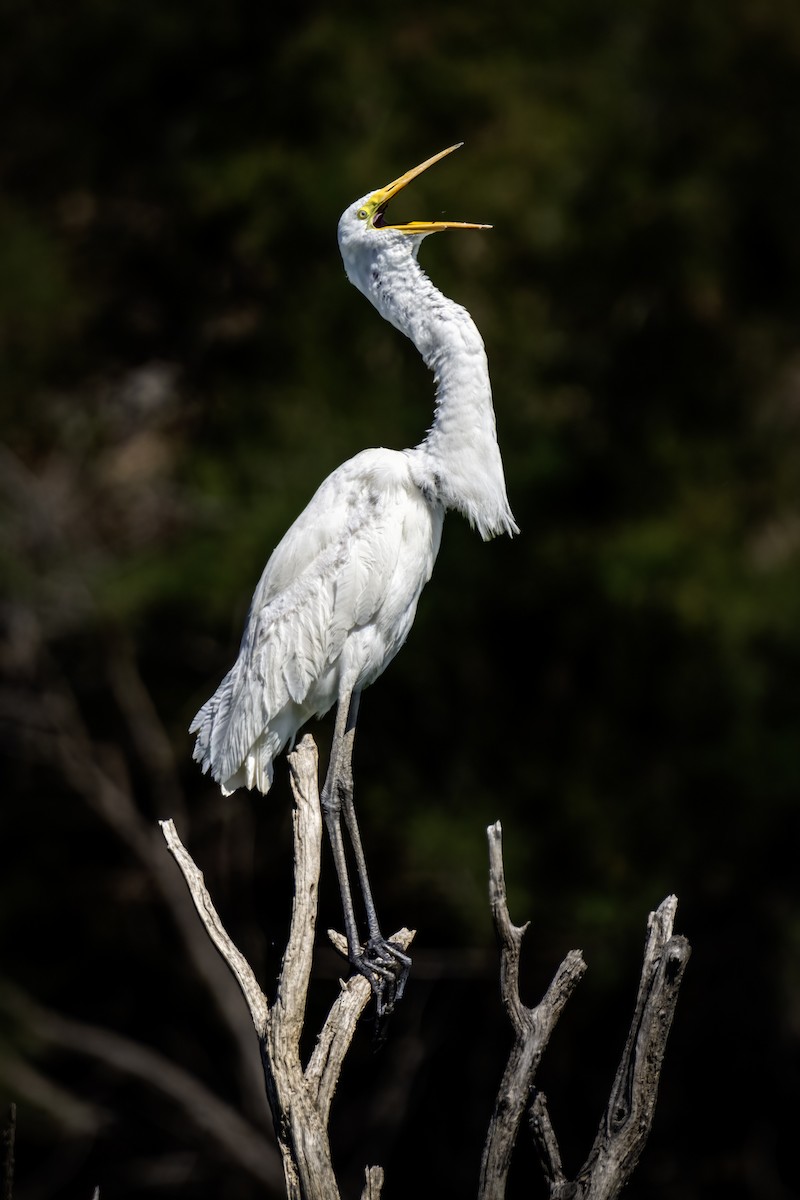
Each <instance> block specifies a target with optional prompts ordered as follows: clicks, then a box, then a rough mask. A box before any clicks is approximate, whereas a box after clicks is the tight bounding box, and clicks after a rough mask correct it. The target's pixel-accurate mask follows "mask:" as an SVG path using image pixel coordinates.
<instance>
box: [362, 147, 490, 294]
mask: <svg viewBox="0 0 800 1200" xmlns="http://www.w3.org/2000/svg"><path fill="white" fill-rule="evenodd" d="M461 145H463V143H462V142H457V143H456V145H455V146H448V148H447V149H446V150H440V151H439V153H438V154H434V155H433V157H432V158H428V159H426V160H425V162H423V163H420V164H419V166H418V167H412V169H411V170H410V171H406V173H405V174H404V175H401V176H400V177H399V178H398V179H395V180H394V181H393V182H392V183H389V184H387V185H386V186H385V187H382V188H378V190H377V191H375V192H369V193H368V194H367V195H366V196H362V197H361V199H360V200H356V201H355V203H354V204H351V205H349V206H348V207H347V208H346V209H345V210H344V212H343V213H342V215H341V217H340V219H339V249H340V250H341V252H342V258H343V260H344V265H345V270H346V271H347V275H348V278H349V279H350V281H351V282H352V283H354V284H355V285H356V287H358V288H359V289H360V290H361V291H365V288H364V286H363V279H364V276H365V273H366V272H368V271H371V270H372V268H373V266H374V265H375V264H376V261H377V260H378V259H380V258H382V257H384V255H386V256H387V257H390V258H393V257H395V256H396V255H398V254H399V255H406V256H413V257H416V254H417V251H418V250H419V247H420V245H421V243H422V239H423V238H425V237H427V236H428V234H429V233H440V232H441V231H442V230H445V229H491V225H474V224H472V223H469V222H466V221H407V222H405V223H404V224H398V225H394V224H392V223H391V222H389V221H388V220H387V215H386V214H387V209H388V206H389V201H390V200H392V199H393V197H394V196H396V195H397V194H398V192H401V191H402V190H403V188H404V187H406V186H407V185H408V184H409V183H410V182H411V180H412V179H416V178H417V176H418V175H421V174H422V172H423V171H427V169H428V167H432V166H433V164H434V163H437V162H438V161H439V159H441V158H444V157H445V156H446V155H448V154H452V152H453V151H454V150H457V149H458V148H459V146H461Z"/></svg>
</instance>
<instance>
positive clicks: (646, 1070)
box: [478, 822, 690, 1200]
mask: <svg viewBox="0 0 800 1200" xmlns="http://www.w3.org/2000/svg"><path fill="white" fill-rule="evenodd" d="M487 834H488V838H489V891H490V898H491V904H492V914H493V916H494V922H495V928H496V930H497V934H498V938H499V940H500V946H501V966H500V986H501V995H502V999H503V1004H504V1006H505V1009H506V1012H507V1013H508V1017H509V1020H510V1022H511V1025H512V1027H513V1029H514V1033H515V1041H514V1045H513V1047H512V1050H511V1054H510V1056H509V1060H508V1063H507V1065H506V1069H505V1072H504V1074H503V1080H502V1083H501V1085H500V1089H499V1091H498V1095H497V1101H496V1103H495V1109H494V1113H493V1115H492V1120H491V1123H490V1126H489V1134H488V1137H487V1140H486V1146H485V1148H484V1155H483V1162H482V1165H481V1179H480V1187H479V1190H478V1196H479V1200H503V1197H504V1196H505V1190H506V1182H507V1178H508V1169H509V1165H510V1162H511V1154H512V1151H513V1149H514V1145H515V1143H516V1139H517V1135H518V1131H519V1125H520V1120H521V1117H522V1113H523V1110H524V1108H525V1107H526V1105H528V1104H529V1103H530V1109H529V1121H530V1128H531V1133H532V1135H533V1139H534V1143H535V1145H536V1149H537V1151H538V1154H539V1158H540V1161H541V1164H542V1169H543V1171H544V1175H545V1178H546V1180H547V1184H548V1189H549V1196H550V1200H615V1197H617V1196H618V1195H619V1193H620V1192H621V1191H622V1189H623V1187H624V1186H625V1184H626V1183H627V1182H628V1180H629V1179H630V1177H631V1174H632V1173H633V1170H634V1168H635V1167H636V1164H637V1162H638V1161H639V1157H640V1155H641V1152H642V1150H643V1148H644V1145H645V1142H646V1141H647V1138H648V1135H649V1133H650V1129H651V1127H652V1123H653V1114H654V1111H655V1104H656V1096H657V1092H658V1081H659V1076H660V1073H661V1066H662V1063H663V1060H664V1052H665V1049H666V1043H667V1036H668V1034H669V1030H670V1026H671V1024H672V1018H673V1016H674V1013H675V1006H676V1004H677V1000H678V990H679V988H680V984H681V980H682V978H683V972H684V970H685V968H686V964H687V962H688V960H689V954H690V948H689V943H688V942H687V940H686V938H684V937H681V936H674V935H673V932H672V929H673V923H674V919H675V912H676V909H677V903H678V902H677V899H676V898H675V897H674V896H668V897H667V899H666V900H664V901H663V902H662V904H661V905H660V906H659V908H658V909H657V910H656V911H655V912H654V913H650V917H649V920H648V936H647V941H646V944H645V953H644V963H643V965H642V974H641V979H640V983H639V992H638V996H637V1000H636V1007H635V1010H634V1015H633V1020H632V1022H631V1027H630V1031H629V1033H628V1038H627V1042H626V1045H625V1049H624V1051H623V1054H622V1059H621V1061H620V1064H619V1068H618V1070H617V1075H616V1078H615V1080H614V1086H613V1087H612V1089H611V1096H610V1099H609V1102H608V1106H607V1108H606V1111H605V1113H604V1115H603V1118H602V1120H601V1122H600V1126H599V1128H598V1131H597V1136H596V1137H595V1140H594V1143H593V1145H592V1149H591V1151H590V1152H589V1156H588V1158H587V1159H586V1162H585V1163H584V1165H583V1166H582V1167H581V1169H580V1171H579V1172H578V1174H577V1175H576V1177H575V1178H574V1179H568V1178H567V1177H566V1175H565V1174H564V1170H563V1166H562V1162H561V1153H560V1151H559V1148H558V1140H557V1138H556V1135H555V1132H554V1130H553V1126H552V1123H551V1121H550V1115H549V1113H548V1111H547V1100H546V1098H545V1096H544V1094H543V1093H542V1092H536V1091H535V1089H534V1080H535V1075H536V1069H537V1067H538V1065H539V1061H540V1059H541V1055H542V1053H543V1051H544V1048H545V1046H546V1045H547V1041H548V1038H549V1036H550V1034H551V1033H552V1030H553V1028H554V1026H555V1023H556V1021H557V1020H558V1017H559V1015H560V1013H561V1010H562V1008H563V1007H564V1004H565V1003H566V1001H567V1000H568V999H569V997H570V995H571V994H572V992H573V991H574V988H575V986H576V984H577V983H578V981H579V980H580V978H581V976H582V975H583V973H584V971H585V970H586V966H585V963H584V962H583V958H582V956H581V954H580V952H579V951H577V950H573V951H572V952H571V953H570V954H568V955H567V957H566V958H565V959H564V961H563V963H562V964H561V966H560V967H559V970H558V972H557V973H556V977H555V979H554V980H553V982H552V983H551V985H550V987H549V988H548V990H547V992H546V993H545V996H544V998H543V999H542V1000H541V1002H540V1003H539V1004H538V1005H537V1006H536V1008H533V1009H530V1008H526V1007H525V1005H523V1003H522V1001H521V1000H520V997H519V987H518V984H519V955H520V948H521V945H522V937H523V935H524V933H525V929H526V928H527V926H521V927H520V926H516V925H513V924H512V922H511V919H510V917H509V914H508V907H507V904H506V888H505V878H504V871H503V851H502V830H501V828H500V823H499V822H498V823H497V824H495V825H490V826H489V829H488V830H487Z"/></svg>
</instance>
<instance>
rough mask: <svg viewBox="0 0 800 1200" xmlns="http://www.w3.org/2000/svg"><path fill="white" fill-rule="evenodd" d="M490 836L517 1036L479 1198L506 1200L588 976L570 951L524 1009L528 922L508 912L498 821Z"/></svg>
mask: <svg viewBox="0 0 800 1200" xmlns="http://www.w3.org/2000/svg"><path fill="white" fill-rule="evenodd" d="M487 835H488V838H489V896H490V900H491V906H492V916H493V917H494V923H495V928H496V930H497V935H498V938H499V939H500V947H501V960H500V990H501V995H502V999H503V1004H504V1006H505V1009H506V1012H507V1013H508V1016H509V1020H510V1021H511V1024H512V1027H513V1029H514V1034H515V1040H514V1045H513V1047H512V1050H511V1054H510V1056H509V1059H508V1063H507V1064H506V1069H505V1072H504V1074H503V1079H502V1082H501V1084H500V1089H499V1091H498V1093H497V1100H496V1102H495V1107H494V1113H493V1114H492V1119H491V1122H490V1124H489V1133H488V1136H487V1138H486V1144H485V1146H484V1151H483V1161H482V1163H481V1175H480V1184H479V1187H478V1197H479V1200H502V1198H503V1197H504V1196H505V1191H506V1182H507V1179H508V1170H509V1167H510V1165H511V1154H512V1151H513V1149H514V1144H515V1142H516V1140H517V1133H518V1131H519V1125H520V1121H521V1120H522V1114H523V1112H524V1111H525V1106H526V1105H527V1103H528V1100H529V1097H530V1094H531V1091H532V1089H533V1082H534V1078H535V1076H536V1071H537V1068H538V1066H539V1062H540V1061H541V1057H542V1054H543V1052H544V1049H545V1047H546V1046H547V1043H548V1041H549V1040H550V1035H551V1033H552V1032H553V1029H554V1028H555V1025H556V1022H557V1021H558V1018H559V1017H560V1015H561V1010H562V1009H563V1007H564V1005H565V1004H566V1002H567V1000H568V999H569V997H570V996H571V995H572V993H573V991H574V990H575V987H576V986H577V984H578V983H579V981H580V979H581V977H582V976H583V974H584V972H585V970H586V964H585V963H584V961H583V957H582V955H581V952H580V951H579V950H572V951H570V953H569V954H568V955H567V957H566V958H565V959H564V961H563V962H562V964H561V966H560V967H559V969H558V971H557V972H556V975H555V978H554V979H553V982H552V983H551V984H550V987H549V988H548V989H547V991H546V992H545V994H544V996H543V998H542V1000H541V1001H540V1002H539V1004H538V1005H537V1006H536V1007H535V1008H526V1007H525V1005H524V1004H523V1003H522V1001H521V1000H520V996H519V956H520V948H521V946H522V938H523V936H524V934H525V930H526V929H527V925H523V926H518V925H514V924H512V922H511V918H510V916H509V912H508V905H507V902H506V884H505V873H504V869H503V832H502V829H501V826H500V822H499V821H498V822H496V824H494V825H490V826H489V828H488V830H487Z"/></svg>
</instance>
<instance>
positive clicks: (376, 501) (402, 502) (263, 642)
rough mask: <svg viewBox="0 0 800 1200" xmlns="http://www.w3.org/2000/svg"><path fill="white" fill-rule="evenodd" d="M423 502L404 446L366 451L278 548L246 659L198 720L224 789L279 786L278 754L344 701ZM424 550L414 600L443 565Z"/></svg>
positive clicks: (252, 619) (200, 739)
mask: <svg viewBox="0 0 800 1200" xmlns="http://www.w3.org/2000/svg"><path fill="white" fill-rule="evenodd" d="M388 456H391V457H388ZM398 467H401V468H402V469H401V470H398ZM376 468H379V470H376ZM388 468H390V469H388ZM421 503H422V504H424V501H422V499H421V497H420V494H419V492H418V491H417V489H416V488H415V487H414V486H413V484H411V482H410V479H409V475H408V467H407V463H406V459H405V457H404V456H403V455H402V454H396V453H395V452H393V451H365V452H364V453H363V454H362V455H358V456H357V457H356V458H355V459H352V460H351V461H350V462H349V463H345V464H344V466H343V467H340V468H339V470H338V471H336V472H334V473H333V475H331V476H329V477H328V479H327V480H326V481H325V483H324V484H323V485H322V487H321V488H320V489H319V491H318V492H317V494H316V495H315V497H314V498H313V500H312V501H311V504H309V506H308V508H307V509H306V510H305V511H304V512H303V513H302V514H301V516H300V517H299V518H298V520H297V521H296V522H295V524H294V525H293V526H292V527H291V529H290V530H289V531H288V533H287V534H286V535H285V537H284V538H283V540H282V541H281V543H280V544H279V546H278V547H277V548H276V550H275V552H274V553H273V555H272V557H271V558H270V561H269V562H268V563H267V566H266V568H265V570H264V573H263V575H262V577H261V580H260V582H259V584H258V587H257V588H256V592H255V595H254V597H253V603H252V606H251V609H250V613H249V615H248V619H247V624H246V626H245V631H244V636H243V638H242V644H241V648H240V651H239V657H238V659H237V661H236V663H235V665H234V666H233V668H232V669H231V670H230V671H229V673H228V674H227V675H226V676H225V678H224V679H223V681H222V683H221V684H220V686H219V688H218V689H217V691H216V693H215V694H214V695H213V696H212V697H211V699H210V700H209V701H207V703H206V704H204V705H203V707H202V708H201V709H200V711H199V712H198V714H197V716H196V717H195V719H194V721H193V722H192V725H191V732H193V733H197V735H198V736H197V743H196V745H195V749H194V757H195V758H196V759H197V760H198V761H199V762H200V763H201V764H202V767H203V770H204V771H210V772H211V774H212V775H213V777H214V778H215V779H217V780H218V781H219V782H220V783H221V785H222V788H223V791H233V790H234V789H235V788H236V787H242V786H245V787H256V788H258V789H259V790H260V791H262V792H266V791H268V790H269V786H270V784H271V782H272V762H273V759H274V758H275V756H276V755H277V754H279V753H280V751H281V750H282V748H283V747H284V746H285V745H286V743H287V742H288V741H290V740H291V739H293V738H294V736H295V734H296V732H297V730H298V728H299V727H300V726H301V725H302V724H304V723H305V721H307V720H308V719H309V717H310V716H312V715H314V714H315V713H316V714H317V715H320V716H321V715H322V714H323V713H324V712H326V711H327V709H328V708H330V707H331V705H332V704H334V703H335V702H336V700H337V699H338V694H339V682H340V674H341V670H342V659H343V656H344V653H345V647H346V645H347V643H348V639H349V638H350V636H351V634H352V633H353V632H354V631H356V630H359V629H363V628H365V627H367V626H370V625H371V623H376V625H377V626H378V627H379V626H380V614H381V610H382V608H383V606H384V605H385V603H386V599H387V596H388V595H389V594H390V593H392V590H393V589H395V588H396V587H397V580H396V578H395V576H396V573H397V567H398V559H399V556H400V554H401V549H402V547H403V539H404V537H407V530H406V523H405V514H406V513H407V510H408V507H409V505H413V506H415V507H416V506H418V505H419V504H421ZM428 541H429V542H430V538H429V539H428ZM433 554H435V549H434V550H433ZM420 557H421V559H423V560H425V562H426V563H427V569H426V570H424V572H423V574H422V575H421V577H420V578H419V580H418V581H415V580H411V579H409V578H403V580H402V585H403V587H404V588H407V589H408V590H409V603H412V602H413V604H414V605H415V604H416V599H417V597H418V595H419V591H420V590H421V588H422V586H423V584H424V582H425V581H426V579H427V577H428V574H429V571H430V565H432V559H431V556H430V545H428V546H427V547H426V548H425V552H424V553H421V555H420ZM393 599H395V597H393ZM390 607H391V608H394V607H395V605H394V603H393V604H392V605H390ZM401 607H402V606H401ZM379 632H380V634H381V635H383V634H384V633H385V634H386V644H387V645H388V644H389V643H392V642H393V641H394V642H396V640H397V639H396V636H395V631H393V630H391V629H389V630H386V631H384V630H382V629H379ZM403 636H405V634H404V635H403ZM378 642H380V639H378ZM382 666H383V658H381V659H380V661H379V662H378V663H377V664H376V663H373V664H371V676H370V677H371V678H374V677H375V675H376V674H379V673H380V670H381V669H382Z"/></svg>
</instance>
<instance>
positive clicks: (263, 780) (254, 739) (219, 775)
mask: <svg viewBox="0 0 800 1200" xmlns="http://www.w3.org/2000/svg"><path fill="white" fill-rule="evenodd" d="M237 683H238V672H237V670H236V667H234V668H233V670H232V671H230V672H229V673H228V675H226V677H225V678H224V679H223V681H222V683H221V684H220V685H219V687H218V688H217V690H216V692H215V693H214V695H213V696H212V697H211V699H210V700H207V701H206V703H205V704H204V705H203V707H202V708H201V709H200V711H199V712H198V713H197V715H196V716H195V718H194V720H193V721H192V723H191V725H190V726H189V732H190V733H196V734H197V741H196V742H195V747H194V751H193V753H192V757H193V758H194V759H195V761H196V762H199V763H200V765H201V767H202V769H203V772H204V773H205V772H209V773H210V774H211V777H212V778H213V779H215V780H216V781H217V783H219V785H220V788H221V790H222V792H223V795H226V796H228V795H230V794H231V792H234V791H236V789H237V788H240V787H246V788H257V790H258V791H259V792H262V793H264V794H266V793H267V792H268V791H269V789H270V786H271V784H272V777H273V766H272V763H273V759H274V758H275V757H276V755H278V754H279V753H280V751H281V750H282V748H283V745H284V744H285V742H286V741H287V736H282V735H281V732H278V730H277V729H276V728H275V725H276V724H277V725H279V726H280V725H282V724H284V723H285V722H283V721H281V719H280V718H281V716H282V715H283V714H280V713H279V714H278V717H277V720H276V721H275V722H273V721H271V720H270V719H269V717H268V715H267V714H266V713H263V712H258V713H257V712H255V711H253V705H252V704H248V703H247V697H246V696H242V695H240V694H237V691H238V689H237ZM259 707H260V706H259Z"/></svg>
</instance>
